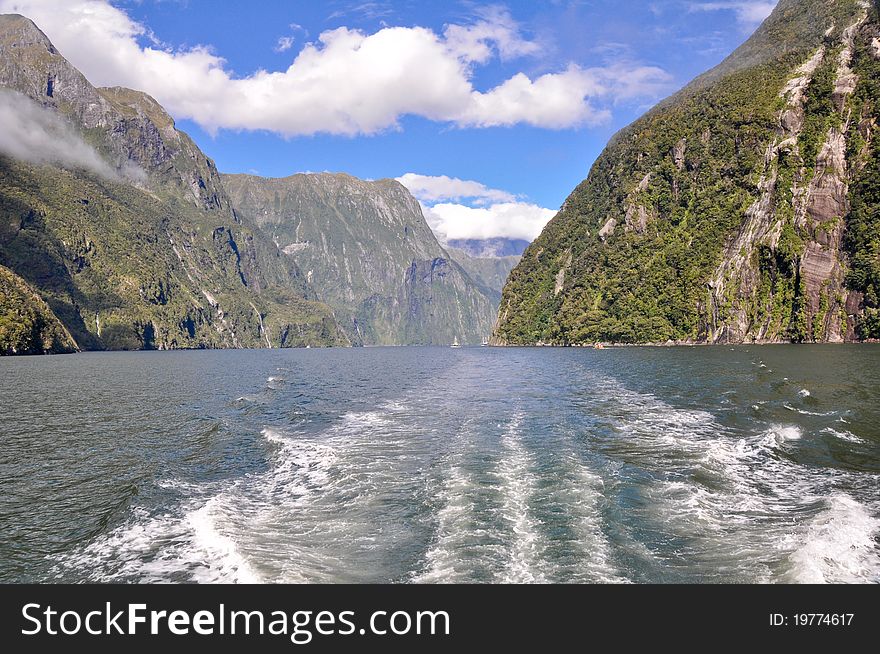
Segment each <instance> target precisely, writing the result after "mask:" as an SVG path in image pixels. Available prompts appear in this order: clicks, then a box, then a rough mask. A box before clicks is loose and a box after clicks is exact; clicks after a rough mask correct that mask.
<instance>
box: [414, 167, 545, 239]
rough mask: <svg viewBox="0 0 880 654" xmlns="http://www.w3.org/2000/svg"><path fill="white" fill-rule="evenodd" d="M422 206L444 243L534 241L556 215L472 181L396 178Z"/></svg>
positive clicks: (419, 176)
mask: <svg viewBox="0 0 880 654" xmlns="http://www.w3.org/2000/svg"><path fill="white" fill-rule="evenodd" d="M397 181H398V182H400V183H401V184H403V185H404V186H405V187H406V188H407V189H408V190H409V192H410V193H412V194H413V195H414V196H415V197H416V198H417V199H418V200H419V201H420V202H421V203H422V211H423V212H424V214H425V219H426V220H427V221H428V224H429V225H430V226H431V229H432V230H434V233H435V234H436V235H437V237H438V238H439V239H440V240H441V241H444V242H445V241H448V240H450V239H478V240H483V239H491V238H510V239H525V240H527V241H532V240H534V239H535V238H536V237H537V236H538V234H540V233H541V230H542V229H544V225H546V224H547V222H548V221H549V220H550V219H551V218H552V217H553V216H554V215H556V212H555V211H554V210H552V209H545V208H543V207H539V206H538V205H536V204H532V203H529V202H524V201H519V199H518V198H517V196H516V195H514V194H513V193H508V192H507V191H501V190H499V189H494V188H489V187H488V186H486V185H485V184H481V183H480V182H476V181H473V180H465V179H459V178H457V177H448V176H446V175H439V176H430V175H418V174H416V173H406V174H405V175H401V176H400V177H398V178H397Z"/></svg>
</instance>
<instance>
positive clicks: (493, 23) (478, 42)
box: [443, 7, 541, 64]
mask: <svg viewBox="0 0 880 654" xmlns="http://www.w3.org/2000/svg"><path fill="white" fill-rule="evenodd" d="M479 13H480V16H481V19H480V20H479V21H477V22H475V23H473V24H472V25H447V26H446V29H445V30H444V32H443V36H444V38H445V41H446V46H447V48H448V49H449V51H450V52H451V53H453V54H454V55H455V56H457V57H460V58H461V59H463V60H465V61H470V62H474V63H480V64H484V63H486V62H487V61H489V60H490V59H491V58H492V57H493V56H494V54H495V53H496V52H497V53H498V55H499V56H500V57H501V59H502V60H508V59H514V58H516V57H523V56H526V55H533V54H537V53H538V52H540V50H541V47H540V46H539V45H538V44H537V43H535V42H534V41H529V40H527V39H524V38H523V37H522V36H521V35H520V31H519V25H517V23H516V21H514V20H513V18H512V17H511V16H510V14H509V13H508V12H507V11H506V10H504V9H502V8H501V7H488V8H485V9H482V10H480V12H479Z"/></svg>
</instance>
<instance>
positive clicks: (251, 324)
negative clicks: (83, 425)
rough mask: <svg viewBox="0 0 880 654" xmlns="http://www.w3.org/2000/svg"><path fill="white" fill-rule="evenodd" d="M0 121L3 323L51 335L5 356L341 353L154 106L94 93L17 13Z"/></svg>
mask: <svg viewBox="0 0 880 654" xmlns="http://www.w3.org/2000/svg"><path fill="white" fill-rule="evenodd" d="M0 112H2V115H3V121H4V128H6V129H7V133H6V135H5V138H4V139H3V141H2V145H3V148H2V150H0V264H2V265H3V266H5V269H4V280H5V281H4V289H5V290H4V295H3V298H0V299H2V305H0V315H3V316H9V315H12V314H13V313H15V312H18V311H20V310H27V311H31V312H33V315H34V316H36V317H37V318H39V320H38V321H37V322H39V324H40V325H42V327H41V328H40V329H39V330H38V331H39V332H40V333H41V334H43V335H42V336H39V337H37V336H35V333H34V332H33V330H30V331H29V330H28V329H22V330H19V332H16V333H17V334H19V335H18V336H15V335H14V334H12V333H11V332H4V334H5V335H4V337H3V338H4V343H3V345H2V347H0V350H5V351H7V352H24V351H27V352H37V351H58V350H59V349H61V350H68V349H142V348H146V349H153V348H160V349H166V348H183V347H186V348H192V347H211V348H213V347H270V346H271V347H290V346H302V345H312V346H321V345H345V344H348V339H347V337H346V336H345V334H344V332H343V331H342V330H341V329H340V328H339V326H338V325H337V323H336V321H335V319H334V318H333V314H332V311H331V310H330V308H329V307H328V306H327V305H325V304H323V303H321V302H319V301H318V299H317V296H316V294H315V293H314V291H313V290H312V289H311V287H310V286H309V285H308V283H307V282H306V280H305V278H304V277H303V275H302V274H301V273H300V271H299V270H298V269H297V268H296V265H295V263H294V262H293V261H291V260H290V259H289V258H288V257H286V256H285V255H284V254H283V253H281V252H280V251H279V250H278V248H277V247H276V246H275V245H274V244H273V243H272V242H271V240H270V239H268V238H266V237H264V236H263V235H262V234H261V233H260V231H259V230H258V229H257V228H256V227H255V226H253V225H252V224H249V223H248V222H247V221H246V220H242V219H241V218H240V217H238V216H236V214H235V212H234V211H233V209H232V206H231V203H230V202H229V200H228V199H227V197H226V194H225V191H224V190H223V187H222V183H221V180H220V175H219V173H218V172H217V169H216V167H215V165H214V163H213V162H212V161H211V160H210V159H209V158H208V157H206V156H205V155H204V154H203V153H202V152H201V151H200V150H199V148H198V147H197V146H196V145H195V144H194V143H193V141H192V140H191V139H190V138H189V137H188V136H187V135H186V134H184V133H183V132H181V131H179V130H177V129H176V128H175V125H174V121H173V120H172V119H171V117H170V116H169V115H168V114H167V113H166V112H165V111H164V110H163V109H162V107H161V106H159V105H158V103H156V102H155V100H153V99H152V98H150V97H149V96H147V95H145V94H143V93H140V92H138V91H132V90H129V89H122V88H109V89H98V88H95V87H94V86H92V85H91V84H90V83H89V82H88V80H87V79H86V78H85V77H84V76H83V75H82V74H81V73H80V72H79V71H78V70H77V69H76V68H74V67H73V66H72V65H71V64H70V63H69V62H68V61H67V60H66V59H64V57H63V56H62V55H61V54H60V53H59V52H58V51H57V50H56V49H55V47H54V46H53V45H52V44H51V42H50V41H49V39H48V38H47V37H46V36H45V35H44V34H43V33H42V32H41V31H40V30H39V29H38V28H37V27H36V26H35V25H34V24H33V23H32V22H31V21H30V20H28V19H27V18H24V17H22V16H18V15H4V16H0ZM13 128H14V129H13ZM10 275H11V276H10ZM9 280H12V281H9ZM10 288H13V289H17V290H15V292H14V293H13V294H10V292H9V291H8V289H10ZM25 289H26V290H25ZM33 294H36V296H37V297H31V296H33ZM11 297H16V298H18V299H17V300H15V301H16V302H17V303H19V304H20V305H21V303H22V302H24V301H25V300H27V302H26V304H27V306H28V307H29V308H27V309H17V308H15V307H14V306H11V305H10V304H7V303H8V302H11V300H10V299H9V298H11ZM28 298H29V299H28ZM31 300H32V301H31ZM21 306H24V305H21ZM56 319H57V320H56ZM58 323H60V325H61V327H59V324H58ZM34 324H37V323H36V322H34ZM35 329H36V327H35ZM45 330H48V331H45Z"/></svg>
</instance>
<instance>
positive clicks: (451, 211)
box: [424, 202, 556, 241]
mask: <svg viewBox="0 0 880 654" xmlns="http://www.w3.org/2000/svg"><path fill="white" fill-rule="evenodd" d="M424 211H425V218H426V219H427V221H428V224H429V225H430V226H431V229H433V230H434V233H435V234H437V235H438V237H440V239H441V240H443V241H448V240H451V239H477V240H484V239H490V238H510V239H524V240H526V241H533V240H535V239H536V238H537V237H538V235H539V234H540V233H541V230H542V229H544V226H545V225H546V224H547V223H548V222H549V221H550V219H551V218H552V217H553V216H554V215H556V212H555V211H553V210H552V209H544V208H543V207H539V206H538V205H535V204H528V203H525V202H503V203H500V204H492V205H489V206H487V207H468V206H466V205H462V204H451V203H441V204H435V205H433V206H431V207H425V208H424Z"/></svg>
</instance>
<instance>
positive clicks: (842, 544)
mask: <svg viewBox="0 0 880 654" xmlns="http://www.w3.org/2000/svg"><path fill="white" fill-rule="evenodd" d="M825 504H826V508H825V509H824V510H823V511H822V512H820V513H819V514H818V515H816V516H815V517H814V518H813V519H812V520H811V521H810V522H809V523H808V524H807V526H806V528H805V529H804V530H803V531H802V532H801V533H798V534H793V535H791V536H789V537H787V538H786V540H785V541H784V542H783V545H782V548H788V547H793V548H794V551H792V552H791V553H790V554H789V556H788V559H789V562H790V564H791V571H790V573H789V574H790V577H791V580H792V581H795V582H798V583H807V584H817V583H857V582H872V583H877V582H880V547H878V545H877V537H878V533H880V520H878V519H877V518H876V517H874V515H872V514H871V512H870V510H869V509H868V508H867V507H866V506H865V505H863V504H861V503H859V502H857V501H856V500H854V499H853V498H852V497H850V496H849V495H846V494H844V493H837V494H834V495H832V496H831V497H828V498H827V499H826V500H825Z"/></svg>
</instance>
